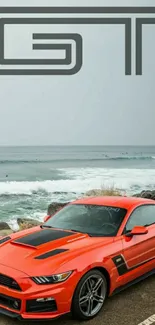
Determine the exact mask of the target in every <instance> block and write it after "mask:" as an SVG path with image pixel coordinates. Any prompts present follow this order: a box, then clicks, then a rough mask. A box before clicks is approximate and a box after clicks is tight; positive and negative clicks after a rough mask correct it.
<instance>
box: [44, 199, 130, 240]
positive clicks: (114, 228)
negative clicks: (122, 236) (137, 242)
mask: <svg viewBox="0 0 155 325" xmlns="http://www.w3.org/2000/svg"><path fill="white" fill-rule="evenodd" d="M126 212H127V210H126V209H122V208H119V207H111V206H95V205H79V204H77V205H74V204H73V205H68V206H66V207H65V208H63V209H62V210H60V211H59V212H57V213H56V214H55V215H54V216H53V217H51V219H49V220H48V221H47V222H46V223H44V225H43V227H44V226H45V227H54V228H60V229H64V230H74V231H77V232H81V233H87V234H89V235H91V236H103V237H107V236H116V234H117V232H118V230H119V227H120V225H121V223H122V221H123V219H124V217H125V215H126Z"/></svg>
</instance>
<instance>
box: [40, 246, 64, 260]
mask: <svg viewBox="0 0 155 325" xmlns="http://www.w3.org/2000/svg"><path fill="white" fill-rule="evenodd" d="M67 251H68V249H54V250H53V251H50V252H47V253H45V254H43V255H40V256H37V257H35V259H36V260H45V259H46V258H49V257H53V256H55V255H58V254H61V253H65V252H67Z"/></svg>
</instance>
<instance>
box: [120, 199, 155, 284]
mask: <svg viewBox="0 0 155 325" xmlns="http://www.w3.org/2000/svg"><path fill="white" fill-rule="evenodd" d="M134 226H146V228H147V230H148V233H147V234H143V235H136V236H133V237H126V236H125V233H127V232H130V231H131V230H132V229H133V228H134ZM122 244H123V254H122V259H123V261H124V263H125V264H124V281H125V282H128V281H132V280H134V279H135V278H137V277H138V276H141V275H143V274H144V273H147V272H149V271H151V269H152V270H153V268H154V267H155V205H153V204H147V205H143V206H139V207H137V208H136V209H135V210H134V211H133V212H132V213H131V215H130V217H129V219H128V221H127V223H126V225H125V228H124V231H123V236H122Z"/></svg>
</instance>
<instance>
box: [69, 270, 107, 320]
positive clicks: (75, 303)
mask: <svg viewBox="0 0 155 325" xmlns="http://www.w3.org/2000/svg"><path fill="white" fill-rule="evenodd" d="M95 279H96V280H97V281H98V282H96V286H95ZM93 281H94V285H93ZM99 281H100V283H101V284H100V288H99V289H98V291H97V293H98V294H99V295H97V294H95V293H93V291H94V289H96V288H97V283H98V286H99ZM89 287H90V289H91V290H89ZM87 289H88V294H87ZM100 292H101V297H100ZM83 293H84V295H83ZM92 295H93V298H92ZM87 296H88V298H87ZM96 297H98V298H96ZM99 297H100V299H99ZM106 297H107V281H106V278H105V276H104V275H103V274H102V273H101V272H100V271H99V270H96V269H94V270H92V271H89V272H88V273H86V274H85V275H84V276H83V277H82V279H81V280H80V282H79V283H78V285H77V287H76V290H75V292H74V296H73V300H72V308H71V312H72V316H73V318H74V319H77V320H83V321H86V320H90V319H93V318H94V317H96V316H97V315H98V314H99V312H100V311H101V309H102V307H103V305H104V302H105V300H106ZM84 299H85V301H84ZM86 299H87V301H86ZM95 299H96V300H95ZM97 299H98V300H99V301H98V305H97V306H96V307H95V305H96V304H97ZM87 304H88V306H87ZM93 304H94V309H93V307H92V312H90V310H91V306H93ZM90 305H91V306H90ZM87 307H88V308H87Z"/></svg>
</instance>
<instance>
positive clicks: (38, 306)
mask: <svg viewBox="0 0 155 325" xmlns="http://www.w3.org/2000/svg"><path fill="white" fill-rule="evenodd" d="M55 311H57V304H56V301H55V300H54V299H53V300H50V301H44V302H41V301H36V300H27V302H26V312H27V313H37V312H40V313H49V312H55Z"/></svg>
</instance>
